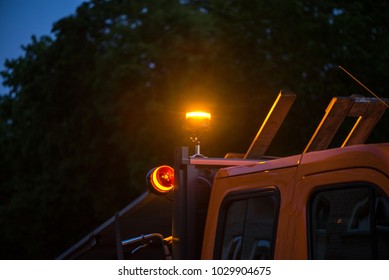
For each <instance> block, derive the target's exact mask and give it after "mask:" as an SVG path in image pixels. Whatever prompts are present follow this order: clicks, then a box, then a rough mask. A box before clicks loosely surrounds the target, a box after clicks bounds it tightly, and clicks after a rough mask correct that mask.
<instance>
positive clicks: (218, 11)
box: [0, 0, 389, 259]
mask: <svg viewBox="0 0 389 280" xmlns="http://www.w3.org/2000/svg"><path fill="white" fill-rule="evenodd" d="M388 6H389V4H388V3H387V1H384V0H379V1H373V2H372V1H365V0H360V1H352V2H347V1H343V2H340V3H339V1H333V0H331V1H306V0H291V1H280V0H271V1H270V0H255V1H251V0H250V1H248V0H247V1H246V0H244V1H236V0H208V1H199V0H186V1H184V0H181V1H172V0H162V1H140V0H137V1H134V0H131V1H130V0H111V1H105V0H91V1H89V2H85V3H83V4H82V5H80V6H79V7H78V8H77V11H76V13H75V14H74V15H72V16H69V17H66V18H63V19H60V20H59V21H57V22H56V23H55V24H54V26H53V29H52V36H51V37H50V36H44V37H41V38H36V37H32V41H31V43H30V44H28V45H27V46H24V47H23V49H24V55H23V56H21V57H19V58H17V59H13V60H7V61H6V62H5V66H6V70H5V71H3V72H2V73H1V74H2V76H3V78H4V85H6V86H8V88H9V92H8V93H7V94H5V95H3V96H1V97H0V155H1V157H0V168H1V170H2V172H1V181H0V214H1V217H2V218H1V219H0V229H1V230H0V240H1V241H0V247H1V248H2V250H1V255H0V256H1V257H2V258H14V259H19V258H52V257H54V256H56V255H58V254H59V253H60V252H61V251H62V250H64V249H65V248H67V247H68V246H69V245H71V244H72V242H75V241H77V240H78V239H79V238H80V237H82V236H83V235H84V234H85V233H87V232H88V231H89V230H91V229H92V228H93V227H94V226H95V225H96V224H97V223H99V222H101V221H103V220H104V219H106V218H107V217H109V216H111V215H113V214H114V213H115V211H118V210H119V209H121V208H122V207H123V206H124V205H125V204H126V203H128V202H129V201H131V199H133V198H134V197H135V196H136V195H138V194H139V193H140V192H142V191H143V190H144V184H143V180H144V176H145V174H146V173H147V171H148V170H149V169H150V168H152V167H153V166H156V165H159V164H161V163H170V164H171V161H172V158H173V155H172V154H173V149H174V147H176V146H180V145H183V144H184V145H190V143H189V142H188V140H187V137H186V135H185V134H184V133H183V132H182V131H181V118H182V114H183V112H184V111H185V110H186V109H189V108H190V107H191V106H193V105H201V106H203V107H206V108H208V109H209V110H211V111H212V112H213V113H214V116H215V120H214V129H213V132H212V133H211V135H209V137H208V139H207V144H206V145H205V147H204V149H205V150H203V151H205V153H206V154H207V155H210V156H223V153H225V152H227V151H236V152H244V151H245V150H246V149H247V147H248V145H249V144H250V141H251V139H252V137H253V136H254V135H255V133H256V130H257V129H258V127H259V125H260V123H261V122H262V120H263V117H264V116H265V114H266V113H267V111H268V109H269V107H270V105H271V103H272V102H273V100H274V98H275V96H276V94H277V93H278V91H279V90H280V89H289V90H292V91H294V92H296V93H297V94H298V100H297V101H296V103H297V104H296V105H295V108H296V109H294V110H292V112H291V117H292V118H291V120H290V121H288V122H287V123H286V124H287V125H289V127H290V128H289V129H288V128H286V127H285V129H284V128H283V129H284V131H285V132H284V133H282V132H281V133H280V139H281V140H280V141H278V142H277V141H276V142H275V145H274V148H273V149H272V150H271V152H273V153H276V154H282V153H286V154H288V153H295V152H301V150H302V148H303V147H304V146H305V144H306V143H307V141H308V139H309V136H310V134H311V133H312V131H313V127H314V126H315V125H316V124H317V120H318V119H319V118H321V116H322V112H323V111H324V109H325V104H327V103H328V101H329V100H330V98H331V97H332V96H335V95H350V94H353V93H359V94H364V92H363V89H361V88H360V87H358V86H357V85H356V84H355V83H354V82H353V81H352V80H350V79H349V78H348V77H347V76H345V75H344V74H343V73H342V72H341V71H340V70H339V69H338V65H342V66H344V67H345V68H346V69H349V70H350V71H351V72H353V73H354V74H355V75H357V76H358V77H360V79H361V80H362V81H364V82H366V84H368V85H369V86H371V87H372V88H373V89H374V91H375V92H376V93H378V94H379V95H380V96H383V97H384V96H385V94H386V91H387V90H388V89H389V84H388V79H387V77H386V75H387V71H386V70H387V65H388V62H389V50H388V48H387V46H388V43H389V37H388V36H387V34H388V32H389V30H388V28H389V17H388V15H387V14H385V13H382V11H384V10H386V9H388V8H389V7H388ZM307 120H310V121H309V122H308V121H307ZM311 122H312V123H311ZM387 122H388V118H387V116H386V117H385V119H384V120H382V121H381V123H384V124H385V125H387ZM382 127H384V125H382ZM382 131H384V132H382ZM385 133H386V134H385ZM292 136H293V137H292ZM285 139H288V140H287V141H286V140H285ZM372 141H388V135H387V132H385V130H383V129H381V132H378V133H376V134H374V135H373V138H372Z"/></svg>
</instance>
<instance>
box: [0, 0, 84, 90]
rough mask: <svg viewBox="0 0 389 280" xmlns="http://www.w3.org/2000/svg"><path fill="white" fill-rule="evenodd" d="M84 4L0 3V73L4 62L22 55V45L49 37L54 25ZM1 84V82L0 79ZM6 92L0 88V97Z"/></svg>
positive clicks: (73, 0) (59, 0) (47, 0)
mask: <svg viewBox="0 0 389 280" xmlns="http://www.w3.org/2000/svg"><path fill="white" fill-rule="evenodd" d="M82 2H86V1H85V0H55V1H53V0H0V62H1V64H0V69H1V70H4V69H5V68H4V62H5V60H6V59H7V58H8V59H12V58H17V57H18V56H20V55H22V54H23V51H22V48H21V46H22V45H27V44H28V43H30V42H31V36H32V35H36V36H37V37H38V38H39V37H40V36H42V35H51V33H50V31H51V28H52V25H53V23H54V22H56V21H58V20H59V19H61V18H63V17H66V16H68V15H71V14H73V13H75V11H76V9H77V7H78V6H79V5H80V4H81V3H82ZM0 82H1V84H2V82H3V79H2V78H1V77H0ZM7 91H8V90H7V89H6V88H4V87H3V85H0V94H4V93H6V92H7Z"/></svg>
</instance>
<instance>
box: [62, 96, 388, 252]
mask: <svg viewBox="0 0 389 280" xmlns="http://www.w3.org/2000/svg"><path fill="white" fill-rule="evenodd" d="M295 98H296V95H295V94H293V93H290V92H287V91H281V92H280V93H279V94H278V96H277V98H276V100H275V102H274V104H273V105H272V107H271V109H270V111H269V113H268V115H267V117H266V118H265V121H264V122H263V124H262V125H261V127H260V129H259V130H258V133H257V135H256V136H255V138H254V140H253V141H252V143H251V145H250V147H249V149H248V150H247V152H246V153H244V154H227V155H226V156H225V157H224V158H208V157H205V156H203V155H202V154H201V153H200V140H199V138H200V137H201V133H202V131H206V130H208V129H209V126H210V115H208V114H206V113H199V114H197V115H196V114H194V115H189V116H187V119H188V124H187V127H186V128H187V129H188V130H190V131H191V132H192V133H193V135H192V140H193V142H194V143H195V154H194V155H190V153H189V148H188V147H180V148H177V149H176V150H175V151H174V166H173V167H169V166H166V165H161V166H160V167H157V168H155V169H153V170H151V171H150V172H149V173H148V174H147V181H148V185H149V186H150V188H149V189H148V191H146V192H145V193H144V194H143V195H141V196H140V197H139V198H137V199H136V200H135V201H133V202H131V203H130V204H129V205H128V206H127V207H125V208H124V209H122V210H121V211H119V212H117V213H116V214H115V215H114V216H113V217H112V218H111V219H109V220H108V221H106V222H105V223H104V224H102V225H100V226H99V227H97V228H96V229H95V230H93V231H91V232H90V234H88V235H87V236H85V237H84V238H83V239H82V240H80V241H79V242H78V243H76V244H74V245H73V246H72V247H70V248H69V249H68V250H66V251H65V252H63V253H62V254H61V255H60V256H59V257H58V259H154V260H155V259H177V260H179V259H184V260H193V259H240V260H250V259H288V260H291V259H389V143H378V144H366V143H365V142H366V140H367V138H368V137H369V135H370V133H371V132H372V130H373V129H374V127H375V126H376V124H377V123H378V122H379V120H380V118H381V116H382V115H383V114H384V112H385V110H386V108H387V107H388V104H389V102H388V100H387V99H379V98H365V97H361V96H350V97H334V98H332V100H331V101H330V103H329V105H328V107H327V109H326V110H325V114H324V116H323V118H322V120H321V121H320V123H319V125H318V126H317V129H316V131H315V132H314V133H313V136H312V137H311V139H310V141H309V142H308V144H307V145H306V147H305V149H304V150H303V151H302V152H301V153H299V154H296V155H292V156H286V157H270V156H266V155H265V153H266V151H267V149H268V147H269V145H270V143H271V142H272V140H273V138H274V136H275V135H276V133H277V131H278V129H279V128H280V126H281V124H282V123H283V122H284V119H285V117H286V115H287V113H288V111H289V110H290V108H291V106H292V104H293V102H294V100H295ZM350 117H351V118H352V119H353V120H355V124H353V126H352V128H351V130H350V132H349V133H348V134H347V136H346V137H345V139H344V140H343V141H342V142H343V143H342V144H341V146H340V147H331V148H329V146H330V143H331V141H332V140H333V138H334V135H335V134H336V133H337V131H338V130H339V128H340V126H341V125H342V123H343V122H344V121H345V120H346V119H348V118H350ZM199 120H200V122H197V121H199ZM386 127H387V128H388V127H389V126H386ZM385 133H389V129H388V130H387V131H386V132H385Z"/></svg>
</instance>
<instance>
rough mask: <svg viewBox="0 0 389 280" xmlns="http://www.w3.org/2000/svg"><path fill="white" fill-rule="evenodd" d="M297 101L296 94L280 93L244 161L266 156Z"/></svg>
mask: <svg viewBox="0 0 389 280" xmlns="http://www.w3.org/2000/svg"><path fill="white" fill-rule="evenodd" d="M295 99H296V95H295V94H293V93H290V92H286V91H280V93H279V94H278V96H277V99H276V101H275V102H274V103H273V106H272V107H271V109H270V111H269V113H268V114H267V116H266V119H265V121H264V122H263V124H262V126H261V127H260V129H259V130H258V133H257V135H256V136H255V138H254V140H253V142H252V143H251V145H250V147H249V149H248V150H247V152H246V154H245V156H244V159H257V158H261V157H262V156H263V155H264V154H265V152H266V150H267V149H268V147H269V145H270V143H271V142H272V140H273V138H274V136H275V135H276V133H277V131H278V129H279V128H280V126H281V124H282V123H283V121H284V119H285V117H286V115H287V114H288V112H289V110H290V108H291V107H292V104H293V102H294V100H295Z"/></svg>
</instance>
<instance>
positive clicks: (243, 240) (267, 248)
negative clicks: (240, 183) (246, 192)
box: [220, 192, 276, 260]
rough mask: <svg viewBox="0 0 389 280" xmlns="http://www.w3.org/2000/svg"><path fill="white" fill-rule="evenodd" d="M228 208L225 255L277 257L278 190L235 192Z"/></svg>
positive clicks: (232, 257) (222, 252)
mask: <svg viewBox="0 0 389 280" xmlns="http://www.w3.org/2000/svg"><path fill="white" fill-rule="evenodd" d="M227 201H228V202H227V203H226V204H225V207H222V209H224V215H223V214H222V217H223V223H222V224H223V228H222V239H221V240H222V241H221V246H220V247H221V253H220V258H221V259H246V260H247V259H271V258H273V251H274V250H273V249H274V237H275V218H276V197H275V195H274V193H273V192H272V193H268V192H267V193H266V194H265V193H263V194H257V195H256V196H254V197H253V195H250V196H249V197H247V196H235V197H234V196H232V197H230V198H228V199H227Z"/></svg>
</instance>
